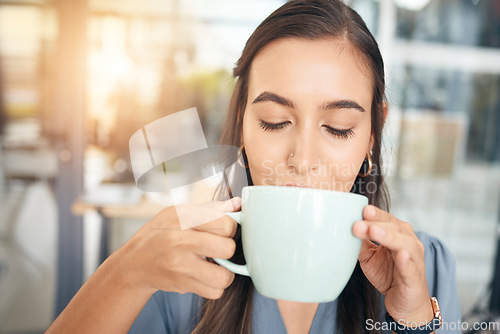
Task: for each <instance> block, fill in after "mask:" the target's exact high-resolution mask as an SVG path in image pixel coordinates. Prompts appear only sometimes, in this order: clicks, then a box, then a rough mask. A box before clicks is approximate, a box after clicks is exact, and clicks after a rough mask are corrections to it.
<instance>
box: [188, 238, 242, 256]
mask: <svg viewBox="0 0 500 334" xmlns="http://www.w3.org/2000/svg"><path fill="white" fill-rule="evenodd" d="M189 242H190V244H191V246H192V247H193V251H194V253H195V254H197V255H200V256H202V257H204V258H205V257H212V258H213V257H215V258H219V259H230V258H231V257H232V256H233V255H234V252H235V251H236V242H235V241H234V240H233V239H231V238H229V237H222V236H219V235H215V234H212V233H207V232H195V233H193V236H192V237H191V238H189Z"/></svg>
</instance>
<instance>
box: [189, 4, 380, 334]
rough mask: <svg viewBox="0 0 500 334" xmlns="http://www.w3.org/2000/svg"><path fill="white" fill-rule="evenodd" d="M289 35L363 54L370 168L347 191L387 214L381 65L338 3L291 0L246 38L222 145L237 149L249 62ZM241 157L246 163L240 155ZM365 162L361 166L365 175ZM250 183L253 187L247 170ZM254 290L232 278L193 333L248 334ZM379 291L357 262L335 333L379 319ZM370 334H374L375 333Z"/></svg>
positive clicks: (361, 26) (239, 259)
mask: <svg viewBox="0 0 500 334" xmlns="http://www.w3.org/2000/svg"><path fill="white" fill-rule="evenodd" d="M287 37H295V38H305V39H310V40H315V39H324V38H335V39H342V40H345V41H346V42H348V43H350V44H351V45H352V46H354V48H355V49H356V50H357V51H358V52H359V54H360V55H361V59H363V61H364V65H366V68H367V69H368V70H369V71H370V74H371V79H372V82H373V100H372V104H371V116H372V129H371V130H372V134H373V137H374V145H373V149H372V154H371V157H372V162H373V166H374V169H373V170H372V172H371V173H370V174H369V175H368V176H366V177H359V176H358V177H357V178H356V180H355V183H354V186H353V188H352V190H351V192H355V193H358V194H362V195H365V196H367V197H368V200H369V203H370V204H374V205H376V206H378V207H380V208H381V209H384V210H388V209H389V208H388V206H389V197H388V192H387V188H386V186H385V183H384V180H383V177H382V174H381V158H380V146H381V135H382V127H383V124H384V111H383V102H384V98H385V95H384V94H385V93H384V91H385V78H384V63H383V60H382V56H381V54H380V50H379V48H378V45H377V42H376V41H375V38H374V37H373V35H372V34H371V33H370V31H369V30H368V28H367V27H366V25H365V23H364V21H363V19H362V18H361V17H360V16H359V15H358V14H357V13H356V12H355V11H354V10H353V9H351V8H350V7H348V6H346V5H345V4H344V3H342V2H341V1H340V0H292V1H289V2H287V3H286V4H284V5H283V6H282V7H280V8H279V9H277V10H276V11H275V12H274V13H272V14H271V15H270V16H269V17H268V18H267V19H265V20H264V21H263V22H262V23H261V24H260V25H259V26H258V27H257V29H256V30H255V31H254V33H253V34H252V35H251V36H250V38H249V39H248V41H247V43H246V45H245V48H244V50H243V53H242V55H241V57H240V59H239V60H238V62H237V63H236V67H235V68H234V72H233V74H234V77H235V78H237V82H236V86H235V89H234V92H233V95H232V98H231V102H230V105H229V110H228V114H227V119H226V123H225V126H224V130H223V133H222V135H221V140H220V144H224V145H232V146H235V147H239V146H240V145H241V132H242V123H243V114H244V112H245V108H246V102H247V93H248V81H249V75H250V67H251V65H252V61H253V60H254V58H255V57H256V55H257V54H258V52H259V51H260V50H262V48H264V47H265V46H266V45H267V44H269V43H270V42H272V41H274V40H277V39H281V38H287ZM243 159H244V161H245V163H246V162H247V160H246V159H247V158H246V155H245V153H244V151H243ZM365 168H367V167H366V159H365V162H364V163H363V166H362V167H361V170H362V171H361V172H362V173H363V172H364V171H365ZM247 178H248V184H250V185H251V184H253V183H252V179H251V175H250V172H249V170H248V169H247ZM234 239H235V241H236V245H237V247H236V252H235V254H234V256H233V258H232V259H231V261H234V262H236V263H240V264H241V263H244V257H243V251H242V247H241V237H240V233H239V228H238V232H237V233H236V235H235V237H234ZM253 289H254V286H253V284H252V281H251V279H250V278H249V277H246V276H240V275H236V276H235V279H234V281H233V283H232V284H231V285H230V286H229V287H228V288H227V289H226V290H225V292H224V294H223V295H222V297H221V298H220V299H217V300H204V303H203V307H202V309H201V320H200V322H199V323H198V325H197V326H196V328H195V329H194V331H193V333H203V334H205V333H251V323H252V321H251V319H252V316H251V314H252V296H253ZM379 296H380V295H379V293H378V291H376V289H375V288H374V287H373V286H372V285H371V284H370V283H369V282H368V280H367V279H366V277H365V276H364V274H363V272H362V270H361V268H360V266H359V263H358V264H357V266H356V268H355V270H354V273H353V275H352V277H351V279H350V280H349V282H348V284H347V286H346V287H345V289H344V290H343V292H342V293H341V294H340V296H339V298H338V302H337V314H336V319H337V330H340V331H341V332H342V333H364V332H366V331H367V330H366V329H365V326H364V324H365V321H366V319H373V320H376V321H377V320H379V319H378V318H379V307H380V301H379ZM373 332H374V331H373Z"/></svg>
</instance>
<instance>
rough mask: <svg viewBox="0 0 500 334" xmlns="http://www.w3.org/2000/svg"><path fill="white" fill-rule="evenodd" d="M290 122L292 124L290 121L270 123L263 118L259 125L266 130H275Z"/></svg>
mask: <svg viewBox="0 0 500 334" xmlns="http://www.w3.org/2000/svg"><path fill="white" fill-rule="evenodd" d="M288 124H291V122H290V121H284V122H281V123H268V122H264V121H263V120H261V121H260V123H259V125H260V127H261V128H262V129H264V131H275V130H281V129H283V128H284V127H286V126H287V125H288Z"/></svg>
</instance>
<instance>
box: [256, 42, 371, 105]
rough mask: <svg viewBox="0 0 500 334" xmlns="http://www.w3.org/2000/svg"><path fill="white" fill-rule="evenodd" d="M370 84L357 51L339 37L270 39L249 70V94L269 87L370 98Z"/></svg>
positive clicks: (364, 64) (292, 92) (369, 73)
mask: <svg viewBox="0 0 500 334" xmlns="http://www.w3.org/2000/svg"><path fill="white" fill-rule="evenodd" d="M372 87H373V85H372V79H371V72H370V70H369V67H368V66H367V64H366V61H365V59H364V58H363V56H362V55H361V52H360V51H358V50H357V49H356V48H355V47H354V46H352V44H351V43H350V42H348V41H345V40H339V39H316V40H308V39H302V38H283V39H279V40H276V41H273V42H271V43H269V44H268V45H266V46H265V47H264V48H263V49H262V50H260V52H259V53H258V54H257V56H256V57H255V59H254V60H253V62H252V67H251V69H250V80H249V93H250V95H251V94H252V90H257V89H259V90H262V89H264V90H266V89H269V90H279V91H281V92H283V93H285V94H286V93H288V94H298V93H304V94H329V95H330V96H331V95H332V94H333V95H335V94H338V95H342V97H351V98H355V97H356V95H359V94H361V95H367V94H369V95H370V98H371V94H372ZM346 95H348V96H346ZM349 95H353V96H349ZM292 96H294V95H292ZM249 97H250V96H249ZM331 97H333V96H331Z"/></svg>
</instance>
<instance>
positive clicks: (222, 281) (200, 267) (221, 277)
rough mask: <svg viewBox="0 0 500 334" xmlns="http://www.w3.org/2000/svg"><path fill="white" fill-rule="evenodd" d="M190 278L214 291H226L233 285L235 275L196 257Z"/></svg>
mask: <svg viewBox="0 0 500 334" xmlns="http://www.w3.org/2000/svg"><path fill="white" fill-rule="evenodd" d="M192 268H193V272H192V273H191V275H190V276H191V277H193V278H195V279H196V280H198V281H199V282H201V283H203V284H206V285H208V286H210V287H212V288H215V289H226V288H227V287H229V286H230V285H231V283H233V280H234V277H235V274H234V273H233V272H231V271H229V270H228V269H226V268H224V267H222V266H219V265H218V264H215V263H210V262H208V261H206V260H205V259H204V258H201V257H198V259H197V260H196V261H195V263H194V265H193V266H192Z"/></svg>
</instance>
